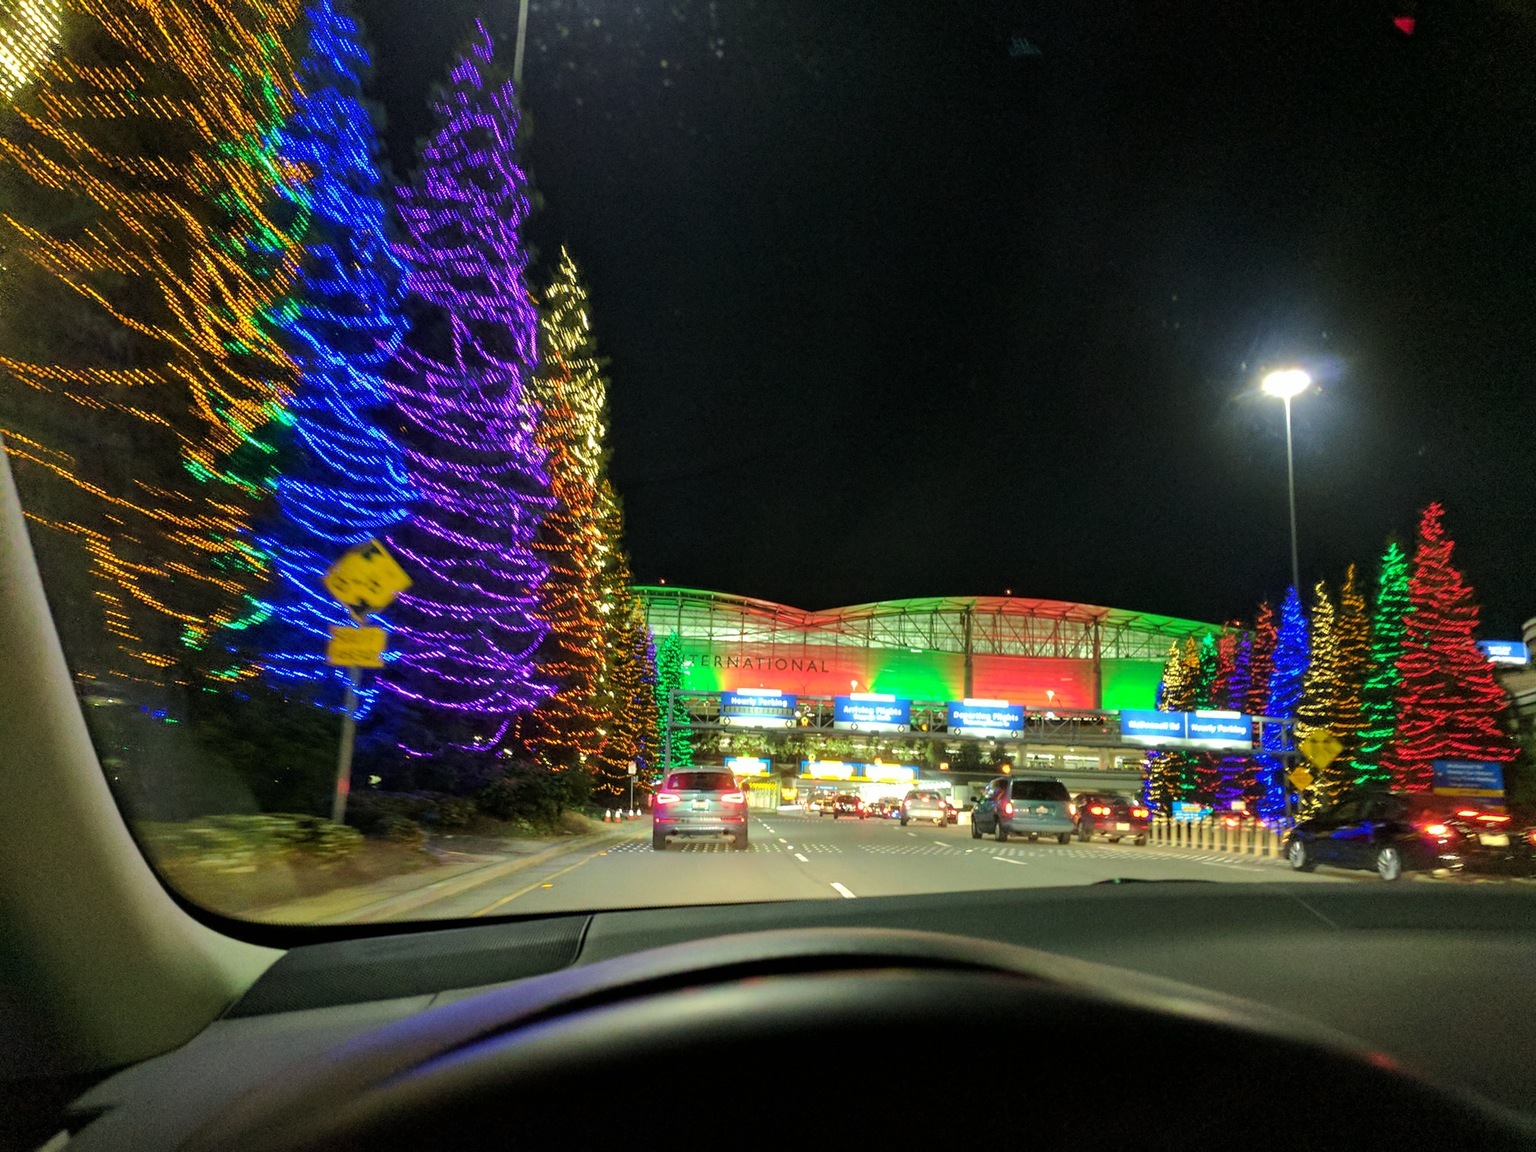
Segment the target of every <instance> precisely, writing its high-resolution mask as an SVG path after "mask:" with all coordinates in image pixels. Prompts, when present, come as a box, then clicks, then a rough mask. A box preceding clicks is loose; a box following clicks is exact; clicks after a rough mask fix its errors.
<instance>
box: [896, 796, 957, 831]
mask: <svg viewBox="0 0 1536 1152" xmlns="http://www.w3.org/2000/svg"><path fill="white" fill-rule="evenodd" d="M908 820H932V821H933V822H934V823H935V824H947V823H949V805H948V804H946V803H944V797H943V796H941V795H940V794H939V793H937V792H925V791H920V790H917V789H914V790H913V791H911V792H908V793H907V798H906V799H905V800H903V801H902V802H901V826H902V827H903V828H905V827H906V826H907V821H908Z"/></svg>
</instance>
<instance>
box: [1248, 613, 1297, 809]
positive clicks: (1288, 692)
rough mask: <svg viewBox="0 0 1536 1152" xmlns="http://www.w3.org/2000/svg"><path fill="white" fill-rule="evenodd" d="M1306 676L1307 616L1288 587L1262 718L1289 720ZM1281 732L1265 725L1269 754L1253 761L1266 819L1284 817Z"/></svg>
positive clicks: (1278, 626) (1266, 746)
mask: <svg viewBox="0 0 1536 1152" xmlns="http://www.w3.org/2000/svg"><path fill="white" fill-rule="evenodd" d="M1306 674H1307V617H1306V615H1305V613H1303V612H1302V609H1301V597H1300V596H1299V595H1297V592H1296V589H1295V588H1288V589H1286V592H1285V600H1284V601H1282V602H1281V604H1280V620H1279V623H1278V625H1277V627H1276V631H1275V655H1274V665H1273V669H1272V671H1271V672H1270V675H1269V684H1268V692H1267V694H1266V696H1265V700H1264V708H1263V714H1264V715H1265V716H1275V717H1286V718H1292V717H1294V716H1295V715H1296V708H1297V706H1298V705H1299V704H1300V703H1301V694H1302V687H1303V684H1304V682H1305V680H1306ZM1282 739H1283V733H1282V732H1281V730H1280V728H1279V727H1278V726H1277V725H1273V724H1271V725H1267V726H1266V727H1265V730H1264V741H1263V747H1264V749H1265V750H1266V752H1268V753H1271V754H1270V755H1264V756H1259V757H1257V758H1256V761H1257V763H1256V766H1255V767H1256V771H1257V772H1258V775H1259V779H1260V781H1261V782H1262V784H1263V788H1264V792H1263V795H1262V796H1261V797H1260V798H1259V814H1260V815H1261V816H1263V817H1264V818H1265V819H1266V820H1273V819H1277V818H1280V817H1283V816H1284V814H1285V788H1286V784H1285V783H1284V781H1283V780H1282V778H1281V771H1282V769H1283V767H1284V765H1283V763H1282V761H1281V758H1280V757H1279V756H1278V755H1274V753H1279V752H1280V751H1281V750H1282V748H1283V744H1282V743H1281V741H1282Z"/></svg>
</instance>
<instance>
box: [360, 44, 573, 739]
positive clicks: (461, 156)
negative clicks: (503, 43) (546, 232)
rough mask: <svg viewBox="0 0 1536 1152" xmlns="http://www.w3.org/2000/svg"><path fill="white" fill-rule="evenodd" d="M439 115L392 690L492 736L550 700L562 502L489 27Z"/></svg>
mask: <svg viewBox="0 0 1536 1152" xmlns="http://www.w3.org/2000/svg"><path fill="white" fill-rule="evenodd" d="M433 110H434V111H435V113H436V115H437V118H438V125H439V127H438V130H437V132H436V133H435V134H434V135H433V137H432V139H431V140H430V141H429V142H428V144H427V146H426V147H425V149H424V150H423V152H422V157H421V164H420V168H419V174H418V179H417V183H416V184H415V185H414V186H413V187H410V188H406V189H402V190H401V192H400V216H401V219H402V220H403V222H404V224H405V229H406V233H407V236H406V240H405V242H404V244H403V245H402V252H403V255H404V256H405V260H406V264H407V266H408V268H409V280H408V284H409V288H410V291H411V294H412V297H413V301H414V305H415V308H416V311H417V314H418V316H419V321H418V324H417V327H416V330H415V331H414V332H413V335H412V338H411V340H410V341H408V342H407V344H406V345H405V346H404V347H402V349H401V350H400V353H399V355H398V356H397V357H396V361H395V364H394V366H393V367H392V368H391V370H390V372H389V373H388V379H389V386H390V391H391V394H392V396H393V398H394V400H395V405H396V409H397V411H398V412H399V414H400V417H401V423H402V425H403V433H402V439H403V440H404V444H405V450H406V451H405V455H406V467H407V471H408V474H409V476H410V479H411V482H412V484H413V485H414V487H415V490H416V502H415V504H414V505H413V509H412V512H413V514H412V517H411V519H409V520H408V521H406V522H405V523H404V524H402V525H400V526H399V527H397V528H396V529H394V530H393V531H392V532H391V533H390V534H389V537H388V543H389V545H390V547H391V550H392V551H393V552H394V553H395V555H396V556H397V557H398V558H399V560H400V564H401V566H402V567H404V568H405V569H406V570H407V571H409V572H410V573H411V576H412V578H413V579H414V580H415V584H414V586H413V587H412V588H411V590H410V591H409V592H407V593H405V594H404V595H402V596H401V598H400V600H399V602H398V615H397V616H396V618H395V625H394V647H395V648H396V659H395V660H394V661H393V663H391V664H390V665H389V667H388V668H386V669H385V670H384V673H383V677H382V681H383V685H384V687H385V688H386V689H387V690H388V691H389V692H390V693H392V694H393V695H395V696H396V697H398V698H399V699H401V700H403V701H408V702H410V703H411V704H413V705H416V706H418V707H420V708H423V709H425V710H426V711H427V712H428V713H431V712H442V713H445V714H448V715H450V716H453V717H456V718H458V719H459V720H461V721H468V722H473V723H474V724H476V725H477V726H478V730H480V731H483V732H484V734H485V736H486V737H487V738H488V737H490V736H491V735H492V734H493V733H499V732H501V731H503V730H504V729H505V724H506V722H507V720H508V719H510V718H512V717H514V716H517V715H519V714H522V713H526V712H528V711H529V710H531V709H532V708H533V707H535V706H536V705H537V704H538V703H539V702H540V701H542V700H543V699H544V698H545V697H546V696H547V695H548V693H549V686H548V685H547V683H546V682H545V681H544V680H543V679H542V678H541V677H540V676H539V674H538V671H537V668H536V665H535V660H534V653H535V651H536V650H537V648H538V646H539V645H540V643H541V642H542V641H543V639H544V627H543V626H542V625H541V624H540V623H539V622H538V621H537V620H536V618H535V617H534V609H535V605H536V597H535V590H536V589H537V588H538V586H539V584H540V583H541V582H542V581H543V580H544V578H545V575H546V572H547V569H546V567H545V565H544V564H543V563H542V562H541V561H540V560H539V559H538V558H537V557H535V555H534V553H533V550H532V542H533V538H534V534H535V532H536V531H537V529H538V526H539V520H540V517H541V516H542V515H543V513H544V511H545V509H546V508H547V506H548V504H549V498H548V495H547V491H548V479H547V477H546V476H545V474H544V471H543V468H542V456H543V453H542V452H541V451H540V450H539V448H538V446H537V444H536V443H535V440H534V413H533V411H532V410H531V408H530V406H529V404H528V402H527V398H526V396H525V394H524V389H525V387H526V384H527V381H528V380H529V378H530V377H531V375H532V371H533V368H534V365H535V335H534V330H535V327H536V324H537V317H536V315H535V313H534V310H533V306H532V303H531V302H530V300H529V298H528V293H527V290H526V288H525V286H524V282H523V274H524V267H525V265H526V259H527V258H526V255H525V253H524V250H523V244H522V232H521V230H522V225H523V221H524V220H525V219H526V217H527V215H528V207H529V205H528V195H527V178H526V177H525V176H524V174H523V171H522V169H521V168H520V167H519V165H518V163H517V159H516V152H517V139H518V135H517V134H518V113H517V104H516V99H515V96H514V93H513V91H512V86H511V84H510V82H506V81H502V80H500V79H499V69H498V67H497V65H496V63H495V61H494V51H493V46H492V41H491V37H490V34H489V33H488V32H487V31H486V29H485V27H484V25H483V24H478V23H477V25H476V29H475V33H474V35H473V36H472V38H471V41H470V45H469V47H468V49H467V50H466V51H465V52H464V53H463V54H462V55H461V56H460V57H459V58H458V59H457V61H456V62H455V64H454V66H453V69H452V71H451V73H450V76H449V85H448V87H447V89H446V90H445V91H444V92H442V93H441V94H440V95H439V96H438V98H437V99H436V100H435V101H434V103H433ZM493 751H494V749H491V748H489V747H488V748H487V753H488V754H490V753H491V752H493Z"/></svg>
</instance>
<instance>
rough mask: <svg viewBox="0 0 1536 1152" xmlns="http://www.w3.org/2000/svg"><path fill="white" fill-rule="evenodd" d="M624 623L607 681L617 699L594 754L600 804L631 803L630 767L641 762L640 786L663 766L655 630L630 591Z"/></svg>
mask: <svg viewBox="0 0 1536 1152" xmlns="http://www.w3.org/2000/svg"><path fill="white" fill-rule="evenodd" d="M620 611H621V613H622V619H623V625H622V627H621V628H620V629H619V630H618V633H617V636H618V643H617V646H616V647H615V648H614V650H613V652H612V653H611V655H610V659H609V661H608V673H607V677H606V680H605V684H606V687H607V690H608V693H609V695H610V698H611V701H612V703H611V704H610V708H611V713H610V715H611V719H610V723H609V727H608V729H607V731H606V732H605V733H604V737H603V743H602V747H601V748H599V749H598V752H597V755H596V757H595V758H594V769H593V773H592V777H593V790H592V794H593V797H594V799H595V801H596V803H597V806H598V807H599V808H608V807H613V808H624V807H627V806H628V804H629V795H630V793H629V783H630V776H629V766H630V763H631V762H632V761H633V762H635V763H636V764H637V770H636V776H635V786H636V788H637V789H638V788H639V787H640V781H641V779H642V777H641V775H640V773H645V774H646V778H648V777H649V774H650V773H652V772H654V771H655V769H657V768H658V767H660V747H661V740H660V729H659V726H658V723H657V715H656V664H655V652H654V650H653V649H652V647H651V634H650V631H649V630H648V629H647V628H646V626H645V614H644V612H643V611H642V610H641V607H640V604H639V601H637V600H635V599H634V598H633V596H631V595H629V594H627V593H626V595H625V597H624V602H623V605H622V607H621V609H620Z"/></svg>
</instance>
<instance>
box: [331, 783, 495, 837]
mask: <svg viewBox="0 0 1536 1152" xmlns="http://www.w3.org/2000/svg"><path fill="white" fill-rule="evenodd" d="M475 811H476V808H475V802H474V801H473V800H471V799H470V798H469V797H467V796H449V795H446V794H444V793H441V792H379V791H374V790H372V789H368V790H364V791H359V792H354V793H352V796H351V798H350V800H349V801H348V803H347V823H348V824H350V825H352V826H353V827H354V828H359V829H361V830H362V832H363V833H364V835H367V836H384V837H387V838H389V839H397V837H396V836H394V835H392V834H391V833H390V832H389V830H388V828H387V827H386V824H391V822H395V824H391V826H395V825H396V824H397V823H398V821H399V820H408V821H410V822H412V823H414V824H416V825H418V826H419V827H420V828H465V827H468V826H469V823H470V821H472V820H473V819H474V818H475Z"/></svg>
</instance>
